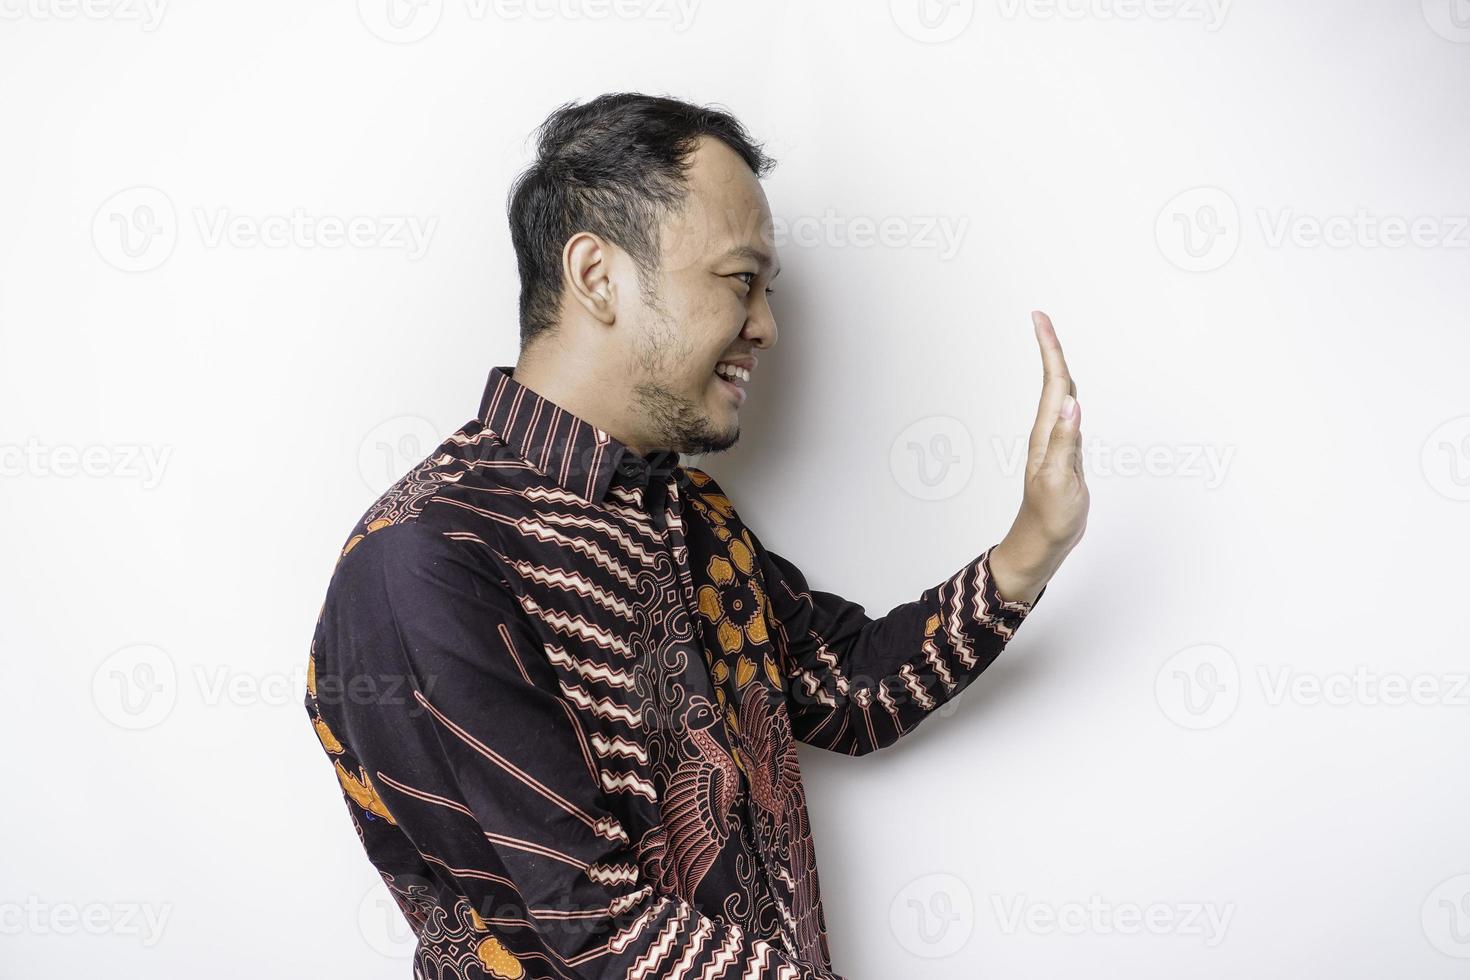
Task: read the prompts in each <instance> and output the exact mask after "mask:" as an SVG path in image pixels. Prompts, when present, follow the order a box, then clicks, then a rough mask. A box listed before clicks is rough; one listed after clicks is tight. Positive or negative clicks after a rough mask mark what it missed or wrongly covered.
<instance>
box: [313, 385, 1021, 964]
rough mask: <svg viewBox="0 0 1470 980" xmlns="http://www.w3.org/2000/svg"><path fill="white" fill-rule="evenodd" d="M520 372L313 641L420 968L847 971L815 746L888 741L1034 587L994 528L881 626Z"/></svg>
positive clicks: (709, 484) (373, 517)
mask: <svg viewBox="0 0 1470 980" xmlns="http://www.w3.org/2000/svg"><path fill="white" fill-rule="evenodd" d="M513 370H514V369H513V368H511V367H508V366H507V367H497V368H495V369H494V370H493V371H492V372H491V374H490V380H489V383H488V385H487V387H486V390H485V393H484V398H483V401H482V404H481V409H480V414H479V417H478V418H476V419H474V420H473V421H470V422H469V423H467V424H466V425H464V426H463V427H462V428H460V429H459V430H458V431H457V432H455V433H454V434H453V435H451V436H450V437H449V438H448V439H447V440H446V441H445V442H444V443H443V444H442V445H440V446H439V447H438V448H437V449H435V451H434V452H433V453H432V454H430V455H429V457H428V458H427V459H425V460H423V462H421V463H420V464H419V465H418V466H416V467H415V468H413V469H412V470H411V471H410V472H409V473H408V474H407V475H405V476H404V477H403V478H402V479H401V480H399V481H398V482H397V483H396V484H395V485H394V486H393V487H391V488H390V489H389V490H388V491H387V492H386V493H384V495H383V496H382V497H381V498H380V499H379V500H378V501H377V502H376V503H375V504H373V506H372V507H371V508H370V509H369V510H368V511H367V513H366V514H365V515H363V517H362V518H361V520H360V521H359V522H358V524H357V526H356V527H355V528H354V529H353V530H352V532H351V533H350V535H349V536H348V537H347V538H346V541H345V545H344V547H343V548H342V552H341V557H340V558H339V560H338V562H337V565H336V568H335V571H334V573H333V575H332V580H331V583H330V585H329V587H328V590H327V595H326V601H325V603H324V605H323V607H322V611H321V615H320V619H319V621H318V623H317V627H316V633H315V637H314V639H313V642H312V645H311V656H310V664H309V672H308V691H307V696H306V708H307V711H308V713H309V715H310V719H311V722H312V724H313V726H314V728H315V730H316V734H317V737H318V738H319V740H320V742H321V745H322V747H323V748H324V749H325V750H326V753H327V756H328V758H329V760H330V762H331V765H332V767H333V769H334V770H335V772H336V778H337V780H338V782H339V784H340V786H341V789H342V792H343V796H344V800H345V802H346V805H347V810H348V813H349V814H350V815H351V818H352V823H353V825H354V826H355V828H356V831H357V834H358V837H359V838H360V840H361V842H362V845H363V847H364V848H365V849H366V851H367V855H368V857H369V859H370V860H371V861H372V863H373V864H374V865H375V866H376V868H377V870H378V872H379V873H380V874H381V876H382V878H383V880H384V881H385V882H386V883H387V886H388V888H389V890H390V892H391V893H392V895H393V896H394V898H395V900H396V901H397V903H398V905H399V907H400V908H401V909H402V911H403V914H404V915H405V916H406V917H407V919H408V922H409V924H410V925H411V926H412V928H413V930H414V932H415V934H416V936H417V947H416V949H415V953H414V975H415V977H421V978H434V980H444V978H451V977H459V978H482V977H496V978H502V980H505V978H512V980H518V978H523V977H524V978H537V977H557V978H571V977H583V978H589V977H617V978H626V980H634V978H648V980H655V978H664V980H673V978H687V980H719V978H725V980H755V978H761V977H778V978H822V980H832V978H838V980H841V978H840V977H839V975H838V974H836V973H834V972H833V969H832V963H831V958H830V955H829V950H828V944H827V936H826V922H825V920H824V917H823V911H822V899H821V891H820V888H819V887H818V880H817V862H816V853H815V850H814V846H813V841H812V831H811V825H810V823H809V821H808V816H807V806H806V799H805V795H804V793H803V790H802V780H801V770H800V766H799V765H798V764H797V753H796V749H795V743H796V742H805V743H806V744H808V745H813V746H818V747H820V748H823V749H828V750H830V751H833V752H841V753H846V754H848V755H864V754H867V753H870V752H874V751H876V750H878V749H881V748H883V747H885V746H888V745H891V744H893V742H895V741H896V740H897V739H898V738H900V737H901V736H903V735H905V734H906V733H908V732H910V731H913V729H914V727H915V726H916V725H918V724H919V722H920V721H922V720H923V719H924V718H925V717H926V716H927V715H928V714H930V713H931V712H933V711H934V710H935V709H937V708H939V707H940V706H941V705H943V704H945V703H946V702H947V701H949V700H950V699H951V698H953V697H955V696H956V695H957V694H959V693H960V692H961V691H962V690H964V688H965V687H966V686H967V685H968V684H969V683H970V681H972V680H973V679H974V678H975V677H976V676H977V675H978V674H979V673H980V672H981V671H983V670H984V669H985V668H986V667H987V666H988V665H989V664H990V663H991V662H992V661H993V660H994V659H995V658H996V656H997V655H998V654H999V653H1000V651H1001V649H1002V648H1003V647H1004V646H1005V644H1006V642H1007V641H1008V640H1009V639H1010V638H1011V636H1012V635H1013V634H1014V632H1015V630H1016V628H1017V627H1018V626H1019V625H1020V623H1021V621H1022V620H1023V619H1024V618H1025V616H1026V615H1027V613H1028V612H1029V611H1030V609H1031V606H1032V605H1033V604H1031V603H1024V602H1010V601H1005V600H1004V599H1003V598H1002V597H1001V596H1000V595H999V593H998V592H997V590H996V587H995V586H994V584H993V583H992V581H991V577H990V567H989V561H988V557H989V553H990V552H989V550H988V549H987V550H986V551H985V552H983V553H981V554H980V555H979V556H978V557H976V558H975V559H973V560H972V561H970V562H968V563H966V564H965V565H964V566H963V567H962V568H960V569H958V570H957V571H955V572H954V573H953V574H952V575H949V576H948V577H946V578H944V579H943V580H942V581H940V582H938V584H936V585H934V586H933V587H931V588H929V589H927V590H925V591H924V593H923V594H922V595H920V596H919V597H918V598H917V599H915V600H913V601H910V602H907V603H904V604H902V605H899V606H897V607H896V608H894V609H893V610H891V611H890V612H889V613H888V614H887V615H885V616H882V617H879V618H872V617H870V616H868V615H867V614H866V613H865V612H864V609H863V607H862V606H861V605H859V604H857V603H855V602H851V601H848V600H846V599H843V598H841V597H840V596H838V595H835V594H833V593H830V592H823V591H819V590H817V589H814V588H812V587H811V586H810V585H808V583H807V580H806V578H805V577H804V576H803V574H802V572H801V571H800V570H799V569H798V568H797V567H796V566H795V565H793V564H792V563H791V562H790V561H788V560H787V559H785V558H784V557H782V556H781V555H779V554H777V553H775V552H773V551H770V550H769V549H767V548H766V547H764V545H763V543H762V542H761V540H760V538H759V537H757V535H756V533H755V532H754V531H753V530H752V529H751V528H750V527H749V526H748V525H747V524H746V523H745V522H744V521H742V520H741V518H740V516H739V515H738V514H737V513H736V511H735V508H734V507H733V506H732V505H731V502H730V500H729V498H728V497H726V496H725V494H724V493H723V492H722V491H721V489H720V486H719V484H718V483H717V482H716V481H715V480H714V479H713V478H712V477H710V475H709V474H708V473H706V472H704V471H703V470H701V469H698V468H696V467H692V466H682V465H680V463H679V459H680V457H679V456H678V455H677V454H676V453H671V452H651V453H647V454H639V453H637V452H634V451H633V450H632V449H631V448H630V447H628V446H626V445H624V444H622V443H620V442H619V441H618V440H616V439H614V438H612V437H611V436H610V435H609V434H608V433H607V432H605V431H603V430H602V429H600V428H598V427H597V426H595V425H592V424H590V423H589V422H587V421H586V420H584V419H581V418H578V417H577V416H575V415H573V414H572V413H570V412H568V411H567V410H565V409H563V408H562V407H560V406H558V405H557V404H555V403H554V402H552V401H550V400H549V399H547V398H544V397H542V396H540V395H538V394H537V393H536V392H535V391H534V390H532V389H531V388H530V387H528V386H526V385H522V384H521V383H520V382H518V381H516V380H514V379H513V377H512V374H513ZM1039 598H1040V597H1039V596H1038V599H1039Z"/></svg>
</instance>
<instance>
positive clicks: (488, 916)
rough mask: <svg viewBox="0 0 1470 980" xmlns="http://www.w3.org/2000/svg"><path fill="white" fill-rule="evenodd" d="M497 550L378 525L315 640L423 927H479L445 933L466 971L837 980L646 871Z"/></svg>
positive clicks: (334, 709) (357, 786)
mask: <svg viewBox="0 0 1470 980" xmlns="http://www.w3.org/2000/svg"><path fill="white" fill-rule="evenodd" d="M489 554H490V552H489V549H488V546H487V545H485V544H484V543H483V542H481V541H478V540H455V539H454V538H453V537H451V536H447V535H445V534H444V533H441V532H440V531H438V530H435V529H433V528H430V527H426V526H424V525H422V524H413V523H410V524H402V525H395V526H390V527H386V528H383V529H380V530H377V531H374V532H372V533H369V534H367V535H366V536H365V537H364V538H362V539H361V540H359V541H357V542H356V544H355V545H354V546H352V547H350V549H349V551H348V552H347V554H346V555H345V556H344V557H343V558H342V560H341V563H340V564H339V566H338V569H337V572H336V574H335V575H334V577H333V581H332V585H331V587H330V588H329V590H328V595H327V601H326V603H325V605H324V607H323V612H322V616H321V619H320V621H319V625H318V631H317V637H316V642H315V643H314V644H313V651H314V652H313V661H312V670H313V675H314V676H313V677H312V681H311V684H310V685H309V696H308V708H309V709H310V711H311V712H312V714H313V720H314V723H315V724H316V727H317V733H318V736H319V737H320V738H321V740H322V744H323V746H324V748H325V749H326V750H327V752H328V754H329V755H330V756H331V758H332V760H333V763H334V765H335V766H336V768H337V772H338V777H339V780H340V781H341V782H342V786H343V790H344V795H345V797H346V799H347V801H348V807H349V809H350V810H351V811H352V814H353V819H354V822H355V823H356V824H357V825H358V829H359V833H360V834H378V835H385V834H386V835H391V836H393V837H394V838H395V839H396V838H398V837H399V836H401V837H402V838H403V840H404V843H403V844H402V848H401V849H402V852H403V867H404V868H406V869H412V868H414V867H417V868H418V869H420V870H419V871H418V872H417V873H416V875H408V876H407V879H408V880H413V881H416V882H419V883H420V884H422V885H424V886H425V888H426V889H427V890H428V892H429V893H430V894H434V893H436V892H437V894H436V897H435V898H434V900H433V901H432V902H429V903H427V904H425V905H424V906H422V907H417V906H415V905H414V904H413V902H412V895H409V894H406V892H407V891H408V890H406V889H404V888H402V887H399V888H396V889H395V898H397V899H398V901H399V903H400V906H402V907H403V908H404V911H405V913H406V914H407V915H409V917H410V919H416V918H417V919H422V920H423V921H417V922H416V923H415V929H416V931H418V930H421V929H425V928H429V929H438V930H439V931H440V932H441V933H442V932H448V931H452V930H453V929H455V928H460V929H461V930H462V931H467V932H468V933H470V934H469V935H468V936H467V937H465V939H464V942H463V943H456V944H449V943H439V944H438V946H437V947H436V948H437V949H447V948H454V949H468V950H471V951H472V954H471V956H472V958H473V956H478V959H479V963H480V965H481V966H482V967H483V970H484V971H485V972H483V973H475V972H473V968H474V967H475V966H476V964H475V963H473V962H471V963H469V966H470V967H471V968H472V969H471V972H470V973H469V974H468V975H469V976H481V975H483V976H486V977H490V976H494V977H526V978H531V977H548V976H550V977H580V978H603V977H618V978H633V977H638V978H646V980H657V978H664V977H681V978H683V977H691V978H692V977H701V976H712V977H744V976H746V975H747V971H750V973H749V975H762V976H771V977H781V978H792V980H801V978H812V980H842V978H841V977H839V976H838V975H836V974H833V973H831V972H829V971H826V970H824V969H821V968H819V967H816V966H813V965H810V964H806V963H803V962H800V961H797V960H795V959H792V958H790V957H789V956H788V955H786V954H785V953H784V951H783V950H781V949H780V948H778V947H775V946H773V945H772V944H771V943H769V942H767V941H766V940H765V939H763V938H758V937H755V936H751V935H748V934H745V933H744V932H743V931H742V930H741V929H740V927H739V926H738V925H736V924H734V923H730V922H727V921H725V920H722V919H716V918H709V917H706V916H705V915H703V914H701V912H700V910H698V909H697V908H695V907H694V906H692V905H691V904H689V903H688V902H685V901H683V900H681V899H679V898H678V897H675V896H672V895H669V894H666V893H660V892H659V891H658V890H656V889H655V888H654V887H653V886H652V885H651V884H650V882H649V880H648V877H647V869H645V868H643V867H641V866H640V862H639V858H638V854H637V851H636V847H635V842H634V841H631V840H630V839H629V836H628V833H627V831H626V830H625V829H624V826H623V823H622V822H620V820H619V819H618V817H617V815H616V807H615V806H614V805H613V801H612V799H611V798H610V793H611V790H609V788H606V787H604V786H601V785H599V783H598V779H597V776H596V772H597V767H596V766H595V765H594V764H593V759H592V752H593V751H594V746H593V745H590V744H589V733H588V732H586V731H584V730H583V727H582V725H581V724H580V723H579V722H578V720H577V719H576V717H575V716H574V714H573V712H572V711H571V710H570V708H569V706H568V704H567V703H566V700H565V696H566V695H567V691H566V690H565V688H564V686H563V684H562V683H561V682H560V681H559V679H558V676H557V673H556V668H555V667H554V665H553V663H552V658H551V657H550V656H549V654H551V653H553V652H554V651H551V650H546V649H543V648H542V647H541V646H540V644H539V642H538V640H537V639H536V637H535V633H534V631H533V630H532V629H531V626H530V623H529V622H528V620H527V619H526V612H525V611H524V610H523V609H522V608H521V606H520V604H519V603H518V601H517V599H516V597H515V595H514V594H512V593H511V592H510V591H509V586H508V584H507V583H506V582H505V581H504V580H503V579H501V578H500V577H499V576H498V574H497V573H496V572H495V570H494V569H495V564H494V562H493V561H492V560H491V559H490V558H489V557H488V556H489ZM329 689H330V690H331V691H335V692H336V694H335V695H334V696H329V695H328V691H329ZM354 691H356V693H354ZM590 734H591V738H592V739H593V740H594V741H595V740H596V738H597V735H596V733H590ZM381 839H382V838H381V837H380V841H381ZM395 846H397V845H395ZM382 850H383V848H382V847H379V851H380V852H381V851H382ZM391 884H393V883H392V882H391V881H390V885H391ZM400 884H401V883H400ZM420 894H422V893H420ZM446 906H448V912H447V913H446V911H445V908H446ZM456 912H458V914H457V915H456ZM446 914H447V917H448V919H450V920H456V921H448V922H446V921H442V920H443V919H445V917H446ZM711 965H713V968H712V969H710V970H709V971H708V973H706V972H705V971H706V967H710V966H711ZM460 966H464V964H463V963H461V964H460ZM760 966H764V968H765V970H766V971H767V972H765V973H762V972H761V971H760V968H759V967H760ZM456 973H457V971H456ZM434 975H439V974H438V973H435V974H434ZM444 975H450V974H449V972H448V971H445V974H444ZM457 975H458V974H457Z"/></svg>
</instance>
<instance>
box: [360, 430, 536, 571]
mask: <svg viewBox="0 0 1470 980" xmlns="http://www.w3.org/2000/svg"><path fill="white" fill-rule="evenodd" d="M531 472H532V471H531V469H530V467H529V466H528V465H527V464H526V463H525V461H524V460H522V459H521V458H520V457H519V456H518V455H516V454H515V453H514V452H513V451H512V450H511V449H510V448H509V447H507V446H506V444H505V442H504V441H503V440H501V438H500V437H499V436H498V435H497V434H496V433H494V432H493V431H491V430H490V429H488V428H486V426H485V425H484V423H483V422H481V421H480V420H479V419H472V420H470V421H469V422H466V423H465V424H464V425H463V426H461V427H460V428H459V429H458V430H456V431H455V432H453V433H452V434H451V435H450V436H449V437H448V438H446V439H445V440H444V441H443V442H441V443H440V444H439V445H438V446H436V447H434V450H433V451H432V452H430V453H429V454H428V455H427V456H425V457H424V458H423V459H422V460H420V461H419V462H418V463H417V464H415V465H414V466H413V467H412V468H411V469H410V470H409V471H408V472H407V473H405V474H403V475H402V476H401V477H399V478H398V479H397V480H396V481H395V482H394V483H393V485H392V486H390V487H388V489H386V490H384V491H383V493H382V494H381V495H379V497H378V498H377V499H376V500H374V501H373V503H372V504H371V505H370V506H369V507H368V509H367V510H366V511H364V512H363V514H362V516H361V517H359V518H358V520H357V523H356V524H355V525H353V528H352V530H351V531H350V532H349V533H348V535H347V540H346V541H345V543H344V545H343V548H342V555H343V556H344V557H345V556H346V555H347V553H348V552H350V551H351V550H353V549H354V548H355V547H356V546H357V545H358V544H359V543H361V542H362V541H363V540H364V539H365V538H366V537H367V535H369V534H374V533H377V532H379V531H382V530H384V529H386V528H389V527H396V526H399V525H412V524H420V523H423V524H431V525H433V526H435V527H436V528H437V529H438V530H440V531H456V530H467V529H468V528H469V525H473V524H479V525H480V526H481V528H482V529H483V522H476V521H474V520H473V519H472V516H471V515H472V511H470V510H467V509H464V508H457V507H449V508H443V507H434V506H431V505H433V504H436V503H446V502H448V503H454V502H463V501H465V500H466V499H467V498H468V497H470V496H472V495H473V494H474V493H475V492H476V491H480V492H483V491H486V490H490V489H494V488H496V487H504V486H515V485H517V481H519V482H520V483H522V484H523V483H525V482H526V481H527V479H528V477H529V475H530V473H531Z"/></svg>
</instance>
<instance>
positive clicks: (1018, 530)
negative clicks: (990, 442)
mask: <svg viewBox="0 0 1470 980" xmlns="http://www.w3.org/2000/svg"><path fill="white" fill-rule="evenodd" d="M1031 320H1032V325H1033V326H1034V327H1035V329H1036V342H1037V343H1038V344H1039V345H1040V346H1041V370H1042V377H1041V403H1040V405H1039V406H1037V409H1036V422H1035V423H1034V424H1033V425H1032V427H1031V441H1030V445H1029V446H1028V447H1027V450H1026V485H1025V489H1024V491H1023V493H1022V499H1021V510H1020V513H1018V514H1017V515H1016V520H1015V522H1014V523H1013V524H1012V525H1011V529H1010V531H1008V532H1007V533H1006V536H1005V538H1004V540H1002V541H1001V542H1000V543H999V544H997V545H996V546H995V547H994V548H992V549H991V552H990V571H991V575H992V576H993V577H994V580H995V585H996V588H997V589H998V590H999V591H1000V594H1001V596H1002V597H1004V598H1005V599H1008V600H1012V601H1020V602H1034V601H1036V597H1037V596H1038V595H1040V593H1041V590H1042V589H1043V588H1045V587H1046V583H1047V582H1048V581H1049V580H1050V579H1051V577H1052V575H1053V574H1055V573H1056V570H1057V569H1058V568H1059V567H1061V564H1062V561H1063V560H1064V559H1065V558H1066V557H1067V555H1068V554H1069V553H1070V552H1071V550H1072V549H1073V548H1074V547H1076V546H1077V542H1078V541H1080V540H1082V532H1083V531H1085V530H1086V528H1087V507H1088V494H1087V481H1086V480H1085V479H1084V477H1083V474H1082V407H1081V406H1080V405H1078V404H1077V385H1076V384H1075V383H1074V382H1073V381H1072V374H1071V372H1070V371H1068V370H1067V359H1066V358H1065V357H1063V356H1062V345H1061V343H1060V341H1058V340H1057V332H1056V330H1055V328H1053V327H1052V324H1051V318H1050V317H1048V316H1047V315H1046V314H1045V313H1042V312H1040V311H1037V312H1035V313H1032V314H1031Z"/></svg>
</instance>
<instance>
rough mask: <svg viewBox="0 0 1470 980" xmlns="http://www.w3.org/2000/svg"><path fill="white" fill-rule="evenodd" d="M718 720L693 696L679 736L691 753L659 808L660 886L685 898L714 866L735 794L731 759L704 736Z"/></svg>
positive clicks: (736, 780)
mask: <svg viewBox="0 0 1470 980" xmlns="http://www.w3.org/2000/svg"><path fill="white" fill-rule="evenodd" d="M719 721H720V715H719V712H718V711H717V710H716V709H715V706H714V705H713V704H711V703H710V701H709V699H708V698H706V697H703V696H701V695H698V694H696V695H694V696H693V697H691V698H690V700H689V707H688V709H687V710H686V712H685V714H684V722H685V725H686V726H687V727H686V728H685V730H684V731H683V732H682V733H681V737H682V739H683V741H684V743H685V744H686V745H692V747H693V753H692V754H691V755H689V756H688V757H687V758H685V759H684V760H683V761H682V762H680V763H679V765H678V766H677V767H676V768H675V769H674V772H673V774H672V775H670V776H669V780H668V785H667V786H666V788H665V790H664V795H663V802H662V805H661V807H660V809H661V810H662V812H663V817H664V828H665V836H664V849H665V852H664V856H665V861H664V868H663V871H664V881H663V884H664V886H665V887H667V888H669V889H670V890H672V891H673V892H674V893H675V894H678V895H681V896H683V897H684V898H685V899H692V898H693V895H694V890H695V889H696V888H698V887H699V883H700V882H701V881H702V880H703V879H704V876H705V874H706V873H707V872H708V871H709V869H710V866H711V865H712V864H714V861H715V857H716V856H717V855H718V854H719V852H720V848H721V846H723V844H724V843H725V839H726V838H727V837H729V836H730V810H731V808H732V807H733V806H734V805H735V802H736V799H737V796H738V793H739V785H740V784H739V779H740V773H739V771H738V770H737V769H736V767H735V760H734V759H733V758H732V757H731V756H730V753H729V752H727V751H726V750H725V749H724V748H723V747H722V746H721V745H720V743H719V741H718V740H716V738H715V737H714V735H712V734H711V733H710V729H711V728H713V727H714V726H715V725H716V724H718V723H719Z"/></svg>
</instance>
